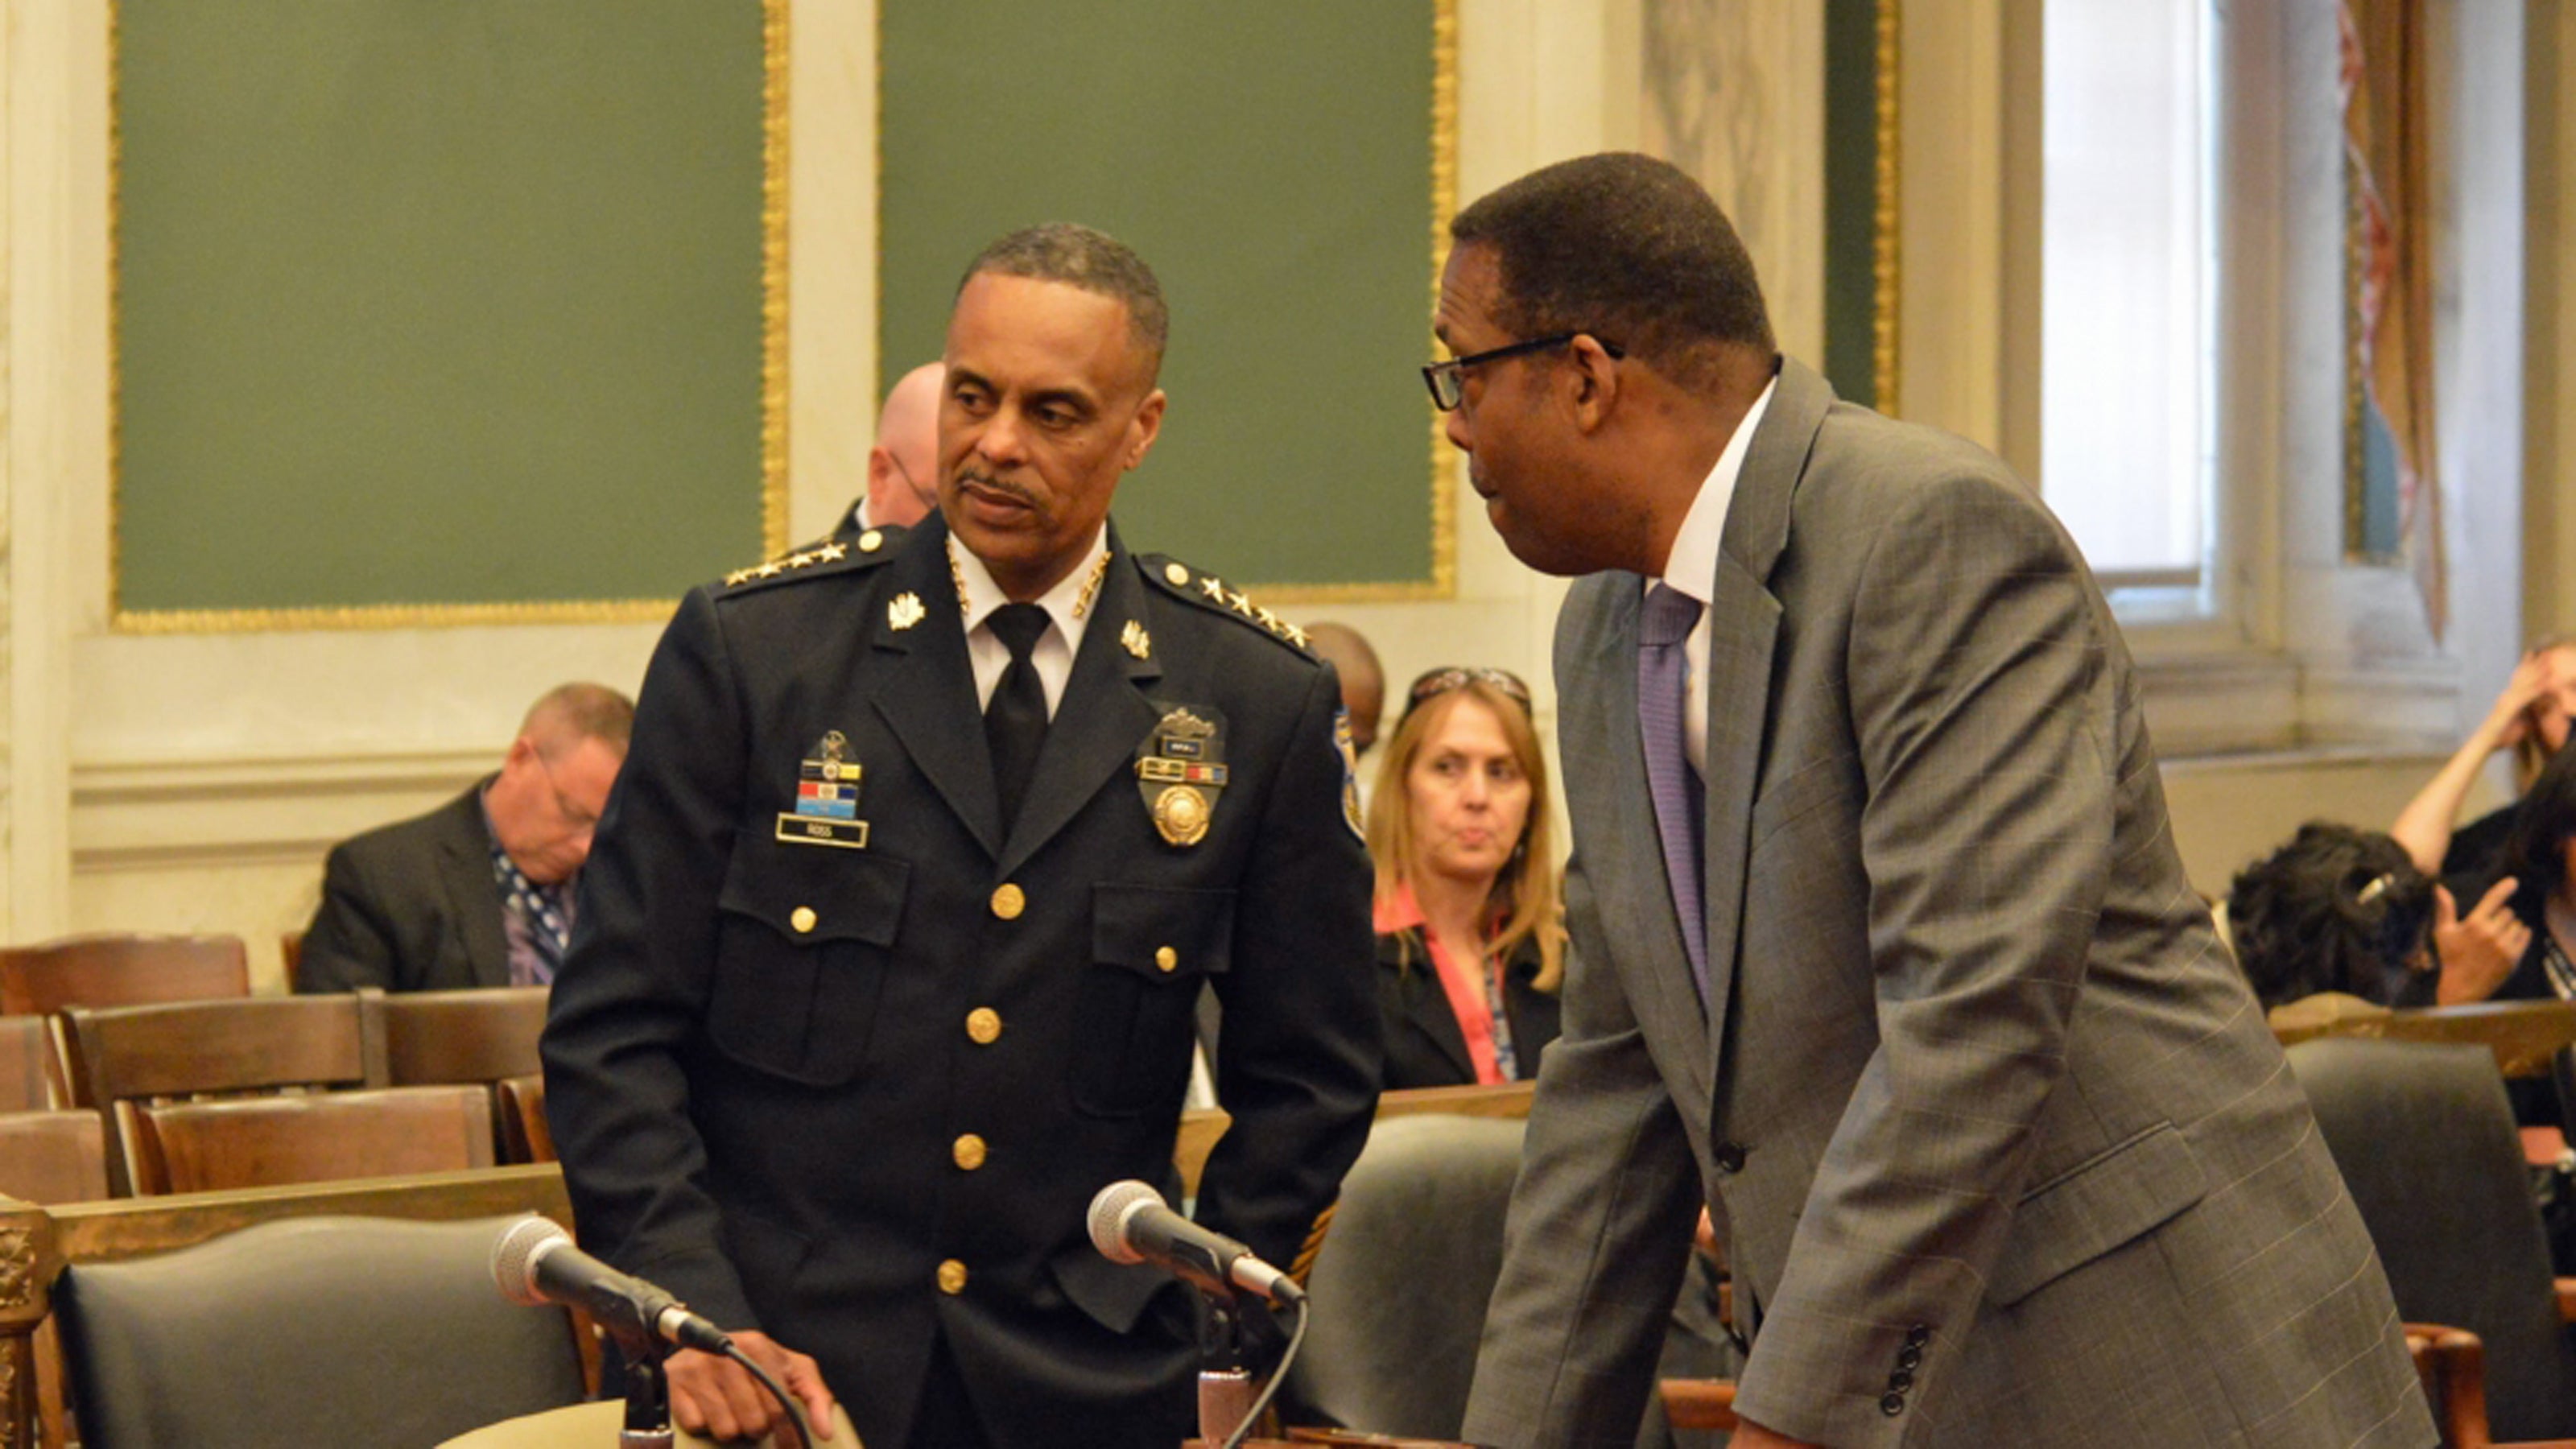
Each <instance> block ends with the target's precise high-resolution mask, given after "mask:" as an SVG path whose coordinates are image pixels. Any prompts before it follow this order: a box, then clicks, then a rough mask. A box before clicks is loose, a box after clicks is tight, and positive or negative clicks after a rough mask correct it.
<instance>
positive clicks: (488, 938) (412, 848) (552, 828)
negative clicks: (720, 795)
mask: <svg viewBox="0 0 2576 1449" xmlns="http://www.w3.org/2000/svg"><path fill="white" fill-rule="evenodd" d="M634 721H635V705H634V703H633V701H631V700H629V699H627V697H626V696H625V695H623V694H620V693H618V692H617V691H616V690H614V689H611V688H609V687H608V686H607V685H604V684H581V683H575V684H559V685H557V686H555V687H554V688H553V689H550V690H547V691H546V693H545V694H544V696H543V697H541V698H540V699H538V701H537V702H536V703H535V704H533V705H531V706H529V708H528V713H527V716H526V718H524V719H523V720H521V721H520V723H519V733H518V735H517V737H516V738H514V739H512V740H511V741H510V748H509V749H508V750H507V751H506V752H504V753H503V755H502V756H501V768H500V769H499V771H497V772H496V773H493V774H490V775H486V776H484V777H483V778H482V779H481V780H478V781H476V782H475V783H474V785H473V787H472V788H470V789H468V790H467V791H466V792H465V793H464V794H462V795H459V796H457V797H456V798H455V799H453V800H450V801H449V802H447V803H446V804H445V805H442V806H440V807H438V808H437V809H436V810H433V811H431V812H430V813H428V814H427V815H423V816H419V817H418V818H416V819H411V820H402V821H397V822H395V823H394V824H391V825H383V826H378V827H377V828H376V829H373V830H370V831H368V832H366V833H365V834H363V835H357V836H352V837H350V838H349V839H347V840H344V841H342V842H340V843H339V844H338V845H335V846H333V847H331V853H330V855H329V856H328V857H326V858H325V859H324V861H323V864H322V903H321V904H320V905H319V906H318V907H316V908H315V909H314V912H313V924H312V925H311V926H310V927H309V928H307V929H306V931H305V933H304V945H303V949H302V951H301V952H300V953H299V954H298V956H297V958H296V962H295V989H296V990H298V991H311V992H324V991H353V990H355V989H357V988H358V987H361V986H378V987H382V988H384V989H385V990H387V991H453V990H457V989H459V988H462V987H469V986H542V985H544V984H546V983H547V982H549V981H552V980H553V979H554V976H555V971H556V968H557V967H559V966H560V965H561V964H562V962H563V959H564V951H565V948H566V946H567V944H568V943H569V942H570V940H571V934H572V923H573V912H574V901H575V895H574V891H575V886H576V882H578V880H579V879H580V876H581V867H582V862H583V861H584V860H586V859H588V858H589V855H590V842H591V831H592V829H593V828H594V827H595V826H597V825H598V823H599V813H600V811H601V810H603V809H605V808H606V807H607V804H608V792H609V789H610V787H611V786H613V785H614V784H615V783H616V781H617V771H618V767H619V766H620V765H622V764H623V763H624V762H625V760H626V739H627V734H628V732H629V731H630V730H631V729H632V728H633V727H634Z"/></svg>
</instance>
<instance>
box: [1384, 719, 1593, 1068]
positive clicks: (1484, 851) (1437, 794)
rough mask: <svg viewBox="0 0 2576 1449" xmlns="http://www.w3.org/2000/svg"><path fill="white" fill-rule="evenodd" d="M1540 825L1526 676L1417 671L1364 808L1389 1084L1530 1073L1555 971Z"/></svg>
mask: <svg viewBox="0 0 2576 1449" xmlns="http://www.w3.org/2000/svg"><path fill="white" fill-rule="evenodd" d="M1551 830H1552V822H1551V821H1550V819H1549V806H1548V788H1547V763H1546V760H1545V759H1544V757H1542V756H1541V754H1540V752H1539V744H1538V734H1537V732H1536V730H1535V729H1534V728H1533V727H1532V726H1531V723H1530V709H1529V689H1528V687H1527V686H1526V685H1524V684H1522V683H1521V682H1520V680H1518V679H1516V678H1514V677H1513V676H1511V675H1509V674H1506V673H1504V672H1502V671H1500V670H1493V669H1435V670H1433V671H1431V672H1430V673H1428V674H1425V675H1423V676H1422V677H1421V678H1420V679H1418V680H1415V681H1414V684H1413V689H1412V692H1411V695H1410V698H1409V700H1408V703H1407V704H1406V706H1405V712H1404V717H1403V719H1402V721H1401V722H1400V723H1398V724H1397V726H1396V729H1395V737H1394V738H1393V739H1392V740H1390V741H1389V742H1388V746H1387V752H1386V758H1385V760H1384V761H1383V762H1382V763H1381V765H1380V766H1379V769H1378V777H1377V788H1376V791H1375V793H1374V797H1373V798H1372V799H1371V801H1370V803H1369V817H1368V843H1369V855H1370V858H1371V859H1373V860H1374V861H1375V862H1376V864H1377V907H1376V916H1377V932H1378V936H1377V963H1378V979H1377V984H1378V1007H1379V1011H1380V1015H1381V1017H1382V1019H1383V1024H1384V1026H1385V1032H1386V1075H1385V1085H1386V1086H1387V1088H1388V1089H1389V1090H1394V1089H1398V1088H1405V1087H1453V1086H1466V1085H1470V1084H1474V1083H1489V1084H1490V1083H1499V1082H1512V1081H1521V1080H1525V1079H1527V1078H1530V1077H1533V1076H1536V1075H1537V1074H1538V1057H1539V1052H1540V1051H1541V1050H1542V1049H1543V1048H1545V1047H1546V1045H1547V1044H1548V1043H1549V1042H1552V1041H1554V1040H1556V1035H1557V994H1556V992H1557V982H1558V979H1559V978H1560V977H1561V976H1562V975H1563V974H1564V970H1565V965H1564V959H1563V958H1564V943H1565V931H1564V927H1563V926H1562V924H1561V919H1562V915H1563V907H1562V904H1561V903H1560V901H1559V899H1558V889H1557V887H1558V873H1557V863H1556V855H1555V850H1554V845H1553V840H1552V834H1551Z"/></svg>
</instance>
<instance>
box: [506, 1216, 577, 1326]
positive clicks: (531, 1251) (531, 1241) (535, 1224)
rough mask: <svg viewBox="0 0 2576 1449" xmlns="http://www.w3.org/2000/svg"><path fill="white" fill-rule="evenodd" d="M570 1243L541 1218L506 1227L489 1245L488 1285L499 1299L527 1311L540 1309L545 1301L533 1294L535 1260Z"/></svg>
mask: <svg viewBox="0 0 2576 1449" xmlns="http://www.w3.org/2000/svg"><path fill="white" fill-rule="evenodd" d="M571 1241H572V1234H570V1233H567V1232H565V1231H564V1230H563V1229H562V1228H561V1227H558V1226H557V1225H555V1224H554V1223H552V1222H550V1221H548V1220H547V1219H545V1218H541V1217H536V1216H533V1215H531V1216H529V1217H524V1218H521V1219H519V1220H518V1221H517V1222H514V1223H512V1224H510V1226H509V1227H508V1228H507V1229H505V1230H504V1231H503V1232H502V1234H501V1237H500V1240H499V1241H498V1242H495V1243H494V1244H493V1245H492V1281H493V1283H494V1284H496V1285H497V1286H499V1288H500V1290H501V1296H502V1297H504V1298H507V1299H509V1300H510V1301H511V1302H513V1303H520V1304H525V1305H526V1306H528V1307H530V1308H536V1307H540V1306H542V1305H543V1304H544V1303H545V1302H546V1297H545V1295H544V1294H542V1293H539V1292H538V1291H537V1260H538V1259H539V1258H542V1257H544V1256H545V1255H546V1254H548V1253H550V1252H552V1251H554V1249H555V1248H556V1246H557V1245H559V1244H563V1243H569V1242H571Z"/></svg>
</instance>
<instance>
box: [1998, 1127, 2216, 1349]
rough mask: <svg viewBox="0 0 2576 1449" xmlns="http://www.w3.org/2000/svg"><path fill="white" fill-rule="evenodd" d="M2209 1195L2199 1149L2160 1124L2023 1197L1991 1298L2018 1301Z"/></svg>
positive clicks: (2000, 1303) (2001, 1301)
mask: <svg viewBox="0 0 2576 1449" xmlns="http://www.w3.org/2000/svg"><path fill="white" fill-rule="evenodd" d="M2208 1194H2209V1177H2208V1173H2207V1171H2206V1170H2205V1169H2203V1168H2202V1167H2201V1165H2200V1155H2199V1154H2198V1153H2196V1152H2194V1151H2192V1150H2191V1143H2190V1142H2189V1141H2187V1140H2186V1139H2185V1138H2184V1137H2183V1135H2182V1133H2181V1132H2180V1131H2178V1130H2176V1129H2175V1127H2174V1125H2173V1124H2172V1123H2170V1122H2159V1123H2157V1124H2156V1125H2155V1126H2153V1127H2150V1128H2148V1129H2146V1130H2145V1131H2143V1132H2140V1133H2138V1134H2137V1135H2136V1136H2134V1137H2131V1138H2129V1139H2128V1140H2126V1141H2124V1142H2121V1143H2119V1144H2118V1145H2116V1146H2113V1147H2111V1148H2108V1149H2106V1150H2104V1151H2102V1152H2100V1153H2098V1154H2096V1155H2094V1156H2093V1157H2091V1158H2088V1159H2086V1160H2085V1161H2083V1162H2079V1163H2077V1164H2076V1165H2075V1166H2073V1167H2071V1168H2068V1169H2067V1170H2066V1171H2064V1172H2061V1173H2059V1174H2058V1175H2057V1176H2055V1177H2054V1178H2052V1179H2050V1180H2049V1181H2047V1182H2044V1183H2042V1184H2040V1185H2039V1186H2038V1187H2036V1188H2033V1189H2032V1190H2031V1191H2030V1192H2029V1193H2028V1194H2027V1195H2026V1196H2024V1197H2023V1198H2022V1200H2021V1205H2020V1206H2019V1207H2018V1208H2015V1209H2014V1210H2013V1223H2012V1231H2011V1233H2010V1235H2009V1236H2008V1237H2006V1239H2005V1242H2004V1252H2003V1257H2002V1259H2001V1260H2000V1261H1999V1262H1997V1263H1996V1264H1995V1271H1994V1276H1993V1277H1992V1278H1991V1279H1989V1280H1988V1282H1987V1284H1986V1296H1987V1298H1988V1299H1989V1300H1990V1301H1991V1302H1993V1303H1994V1304H1995V1305H1996V1306H1997V1307H1999V1308H2000V1307H2009V1306H2011V1305H2012V1304H2015V1303H2018V1302H2020V1301H2021V1300H2022V1299H2024V1298H2027V1297H2029V1296H2030V1295H2031V1294H2033V1293H2035V1292H2037V1291H2038V1290H2039V1289H2041V1288H2042V1287H2045V1286H2046V1285H2047V1284H2048V1283H2049V1282H2051V1281H2052V1280H2054V1279H2056V1278H2058V1277H2061V1276H2063V1275H2064V1274H2066V1273H2069V1272H2072V1271H2074V1270H2075V1269H2077V1268H2080V1267H2082V1266H2084V1265H2085V1264H2086V1263H2089V1262H2092V1261H2093V1260H2094V1259H2095V1258H2098V1257H2100V1256H2102V1255H2103V1254H2104V1253H2107V1252H2109V1251H2111V1250H2112V1249H2113V1248H2116V1247H2118V1246H2120V1245H2121V1244H2122V1243H2125V1242H2128V1241H2129V1240H2130V1239H2132V1238H2135V1237H2136V1236H2138V1235H2139V1234H2140V1233H2143V1232H2145V1231H2147V1230H2148V1229H2150V1228H2153V1227H2157V1226H2159V1225H2161V1224H2163V1223H2165V1222H2166V1221H2168V1220H2169V1219H2171V1218H2173V1217H2175V1216H2177V1215H2178V1214H2180V1213H2181V1212H2182V1211H2183V1209H2185V1208H2188V1207H2190V1206H2191V1205H2192V1204H2194V1203H2196V1202H2198V1201H2200V1200H2201V1199H2202V1198H2203V1197H2206V1196H2207V1195H2208Z"/></svg>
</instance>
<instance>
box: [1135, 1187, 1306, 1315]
mask: <svg viewBox="0 0 2576 1449" xmlns="http://www.w3.org/2000/svg"><path fill="white" fill-rule="evenodd" d="M1090 1224H1091V1245H1092V1246H1093V1247H1095V1248H1098V1249H1099V1250H1100V1256H1102V1257H1104V1258H1107V1259H1108V1260H1109V1261H1110V1262H1113V1263H1152V1264H1153V1265H1155V1266H1156V1267H1158V1268H1162V1269H1164V1270H1166V1271H1168V1272H1171V1273H1173V1274H1176V1275H1178V1276H1179V1277H1180V1278H1181V1279H1182V1280H1183V1281H1185V1282H1187V1283H1189V1284H1190V1285H1191V1286H1192V1287H1195V1288H1197V1289H1198V1290H1199V1291H1201V1292H1203V1293H1216V1294H1229V1293H1232V1292H1233V1291H1234V1290H1235V1289H1237V1288H1240V1289H1242V1290H1244V1291H1245V1292H1247V1293H1254V1294H1258V1295H1260V1296H1261V1297H1263V1298H1266V1299H1268V1300H1270V1301H1271V1302H1273V1303H1278V1304H1289V1303H1301V1302H1303V1301H1305V1297H1306V1290H1305V1289H1303V1288H1300V1287H1298V1286H1297V1280H1295V1279H1293V1278H1291V1277H1289V1276H1288V1275H1287V1274H1285V1273H1282V1272H1280V1271H1279V1270H1278V1269H1276V1268H1273V1267H1271V1266H1270V1265H1269V1264H1268V1263H1265V1262H1263V1261H1261V1260H1260V1259H1259V1258H1256V1257H1254V1256H1253V1255H1252V1250H1251V1249H1250V1248H1247V1247H1245V1246H1244V1245H1243V1244H1241V1243H1238V1242H1236V1241H1235V1240H1234V1239H1232V1238H1229V1237H1227V1236H1225V1235H1224V1234H1223V1233H1217V1232H1211V1231H1209V1230H1208V1229H1206V1228H1203V1227H1200V1226H1199V1225H1198V1224H1196V1223H1194V1222H1191V1221H1190V1220H1189V1219H1188V1218H1185V1217H1183V1216H1181V1215H1180V1214H1179V1213H1176V1212H1174V1211H1172V1210H1171V1208H1170V1207H1169V1206H1167V1205H1166V1204H1165V1203H1164V1201H1163V1195H1162V1194H1161V1193H1159V1192H1156V1191H1155V1190H1154V1189H1153V1188H1152V1186H1150V1185H1149V1184H1146V1183H1142V1182H1137V1181H1135V1180H1134V1179H1132V1178H1131V1179H1129V1180H1128V1181H1125V1182H1113V1183H1111V1184H1109V1185H1108V1186H1107V1187H1104V1188H1102V1189H1101V1190H1100V1195H1099V1196H1097V1197H1094V1198H1093V1199H1092V1200H1091V1216H1090Z"/></svg>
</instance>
